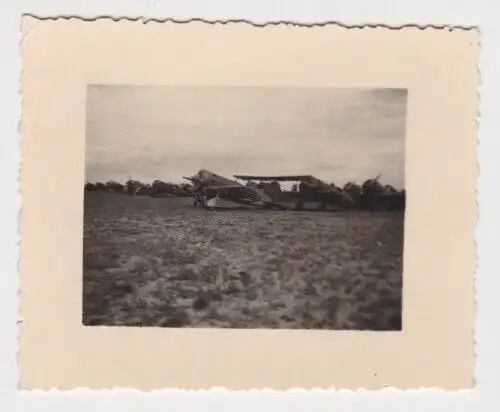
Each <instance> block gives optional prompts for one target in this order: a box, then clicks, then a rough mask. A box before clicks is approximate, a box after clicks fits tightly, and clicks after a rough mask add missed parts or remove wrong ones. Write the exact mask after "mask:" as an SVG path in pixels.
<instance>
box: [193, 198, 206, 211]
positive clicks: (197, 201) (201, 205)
mask: <svg viewBox="0 0 500 412" xmlns="http://www.w3.org/2000/svg"><path fill="white" fill-rule="evenodd" d="M194 207H195V208H197V209H206V208H207V202H206V200H205V198H204V197H203V196H201V195H197V196H195V198H194Z"/></svg>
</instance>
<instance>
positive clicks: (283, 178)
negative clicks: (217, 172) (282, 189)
mask: <svg viewBox="0 0 500 412" xmlns="http://www.w3.org/2000/svg"><path fill="white" fill-rule="evenodd" d="M234 177H235V178H236V179H241V180H259V181H261V182H265V181H273V180H275V181H277V182H290V181H292V182H293V181H301V180H308V179H310V178H311V177H312V176H311V175H296V176H247V175H234Z"/></svg>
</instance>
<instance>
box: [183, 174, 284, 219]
mask: <svg viewBox="0 0 500 412" xmlns="http://www.w3.org/2000/svg"><path fill="white" fill-rule="evenodd" d="M183 178H184V179H186V180H189V181H190V182H191V183H192V184H193V189H192V191H193V196H194V206H195V207H202V208H214V207H215V206H216V203H217V200H219V199H225V200H229V201H231V202H233V203H237V204H242V205H248V206H254V207H259V208H266V209H279V210H280V209H281V210H282V209H286V207H285V206H283V205H281V204H279V203H277V202H275V200H274V199H273V198H272V197H271V196H270V195H269V194H267V193H266V192H265V190H262V189H260V188H258V187H256V186H254V185H246V186H245V185H242V184H241V183H239V182H237V181H234V180H231V179H228V178H226V177H223V176H220V175H217V174H215V173H213V172H211V171H209V170H205V169H202V170H200V171H199V172H198V173H196V174H195V175H194V176H191V177H186V176H183Z"/></svg>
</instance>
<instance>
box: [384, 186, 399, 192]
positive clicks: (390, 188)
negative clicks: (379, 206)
mask: <svg viewBox="0 0 500 412" xmlns="http://www.w3.org/2000/svg"><path fill="white" fill-rule="evenodd" d="M384 192H385V193H397V192H398V191H397V190H396V189H395V188H394V186H391V185H385V186H384Z"/></svg>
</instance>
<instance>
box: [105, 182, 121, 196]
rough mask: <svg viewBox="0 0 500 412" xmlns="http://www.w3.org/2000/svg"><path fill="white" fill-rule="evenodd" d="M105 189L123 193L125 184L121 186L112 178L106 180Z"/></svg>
mask: <svg viewBox="0 0 500 412" xmlns="http://www.w3.org/2000/svg"><path fill="white" fill-rule="evenodd" d="M106 189H107V190H108V191H109V192H114V193H123V192H124V191H125V186H123V185H122V184H121V183H118V182H115V181H114V180H109V181H108V182H106Z"/></svg>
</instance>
